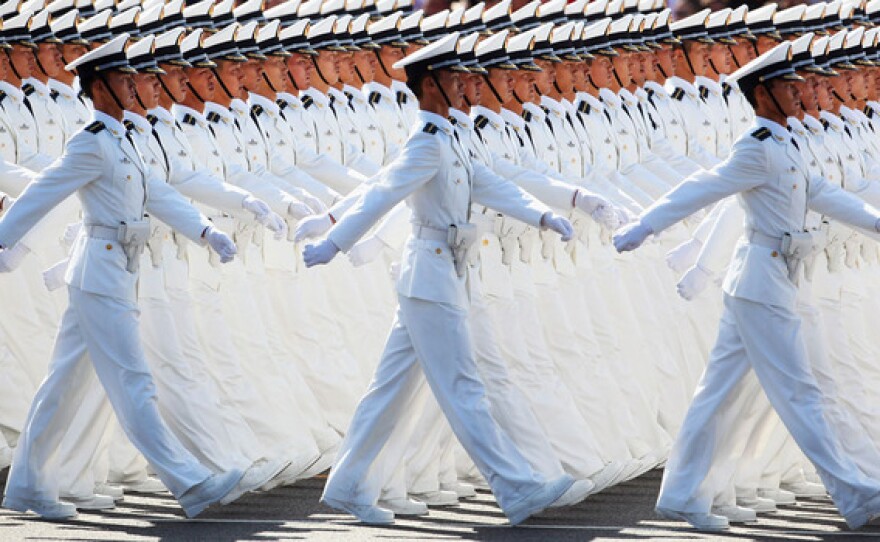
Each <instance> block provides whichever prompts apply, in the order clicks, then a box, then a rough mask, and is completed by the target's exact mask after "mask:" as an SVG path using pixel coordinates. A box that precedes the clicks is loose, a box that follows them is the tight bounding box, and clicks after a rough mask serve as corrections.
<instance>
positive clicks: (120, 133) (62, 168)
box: [0, 112, 211, 301]
mask: <svg viewBox="0 0 880 542" xmlns="http://www.w3.org/2000/svg"><path fill="white" fill-rule="evenodd" d="M73 192H76V193H77V196H78V197H79V199H80V202H81V203H82V207H83V224H85V225H86V226H105V227H110V228H117V227H118V226H119V225H120V224H121V223H123V222H130V221H136V220H141V219H142V218H143V216H144V212H147V213H149V214H150V215H152V216H154V217H156V218H158V219H159V220H161V221H163V222H165V223H166V224H168V225H169V226H171V227H172V228H174V229H175V230H177V231H179V232H180V233H181V234H183V235H185V236H186V237H188V238H189V239H191V240H193V241H194V242H196V243H199V244H202V243H204V241H203V240H202V239H201V235H202V232H203V231H204V230H205V228H207V227H208V226H210V225H211V223H210V222H209V221H208V219H207V218H205V217H204V216H202V215H201V214H200V213H199V212H198V211H197V210H196V209H195V208H193V207H192V206H191V205H189V203H187V202H186V200H185V199H183V197H182V196H181V195H180V194H178V193H177V192H176V191H175V190H174V189H173V188H171V187H170V186H168V185H167V184H166V183H165V182H164V181H162V180H161V179H159V178H157V177H155V176H153V175H150V170H149V169H148V167H147V166H146V164H145V163H144V162H143V159H142V157H141V155H140V153H139V152H138V151H137V149H135V148H134V146H133V145H132V144H131V142H130V141H129V140H128V139H127V138H126V137H125V128H124V127H123V126H122V123H120V122H119V121H117V120H116V119H114V118H112V117H110V116H108V115H105V114H103V113H101V112H95V121H94V122H93V123H91V124H89V125H88V126H87V127H86V129H84V130H81V131H80V132H77V133H76V135H74V136H73V138H71V140H70V143H69V144H68V146H67V150H66V151H65V153H64V154H63V155H62V156H61V158H59V159H58V160H57V161H55V163H53V164H52V166H50V167H49V168H47V169H46V170H45V171H43V172H42V173H41V174H40V175H39V176H38V177H37V179H36V180H35V181H34V182H33V183H32V184H30V185H29V186H28V188H27V189H26V190H25V191H24V193H23V194H22V195H21V197H20V198H19V199H18V200H17V201H16V203H15V204H14V205H13V206H12V207H11V208H10V209H9V211H8V212H7V213H6V216H4V217H3V219H2V221H0V245H2V246H6V247H9V246H12V245H14V244H15V243H16V242H17V241H18V240H19V239H21V237H22V236H23V235H24V234H25V233H27V232H28V230H30V229H31V228H32V227H33V226H34V225H35V224H36V223H37V221H39V220H40V218H42V217H43V216H44V215H46V213H48V212H49V211H50V210H51V209H52V208H53V207H55V206H56V205H58V204H59V203H60V202H61V201H62V200H64V199H65V198H67V196H69V195H71V194H72V193H73ZM126 264H127V259H126V256H125V253H124V252H123V249H122V246H120V244H119V243H118V242H116V241H113V240H108V239H98V238H96V237H90V236H89V235H88V234H86V232H85V231H83V232H82V233H81V234H80V236H79V237H78V238H77V240H76V243H75V244H74V247H73V249H72V251H71V256H70V264H69V265H68V268H67V274H66V276H65V281H66V282H67V284H69V285H70V286H73V287H75V288H78V289H80V290H82V291H84V292H88V293H93V294H98V295H105V296H108V297H115V298H120V299H125V300H128V301H135V300H136V288H135V286H136V284H137V279H138V275H137V273H130V272H129V271H128V270H126Z"/></svg>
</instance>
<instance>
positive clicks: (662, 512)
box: [654, 508, 730, 532]
mask: <svg viewBox="0 0 880 542" xmlns="http://www.w3.org/2000/svg"><path fill="white" fill-rule="evenodd" d="M654 511H655V512H656V513H657V515H658V516H660V517H661V518H663V519H669V520H674V521H684V522H686V523H687V524H688V525H690V526H691V527H693V528H694V529H696V530H698V531H712V532H714V531H726V530H728V529H730V521H728V522H727V523H728V525H725V526H714V525H694V524H693V523H691V522H690V520H688V519H687V518H686V517H685V516H684V514H682V513H681V512H676V511H675V510H667V509H665V508H655V509H654Z"/></svg>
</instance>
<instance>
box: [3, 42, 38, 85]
mask: <svg viewBox="0 0 880 542" xmlns="http://www.w3.org/2000/svg"><path fill="white" fill-rule="evenodd" d="M9 58H10V60H11V61H12V66H13V67H14V68H15V71H17V72H18V75H19V76H20V77H21V78H22V79H27V78H28V77H30V76H31V74H33V73H34V70H35V69H36V67H37V59H36V57H35V56H34V50H33V49H31V48H30V47H26V46H24V45H20V44H18V43H16V44H15V45H13V46H12V51H10V52H9Z"/></svg>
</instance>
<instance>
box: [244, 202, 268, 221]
mask: <svg viewBox="0 0 880 542" xmlns="http://www.w3.org/2000/svg"><path fill="white" fill-rule="evenodd" d="M241 207H242V209H244V210H245V211H249V212H251V213H253V214H254V218H255V219H256V220H257V222H259V223H261V224H262V223H263V220H264V219H265V218H266V217H268V216H269V213H271V212H272V210H271V209H270V208H269V206H268V205H267V204H266V202H265V201H263V200H261V199H257V198H255V197H253V196H247V197H246V198H244V200H243V201H242V202H241Z"/></svg>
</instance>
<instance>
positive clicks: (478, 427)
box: [324, 111, 547, 514]
mask: <svg viewBox="0 0 880 542" xmlns="http://www.w3.org/2000/svg"><path fill="white" fill-rule="evenodd" d="M471 184H473V186H471ZM471 197H473V199H474V200H475V201H478V202H481V203H484V204H486V205H492V206H493V207H495V208H497V209H498V210H501V211H504V212H505V213H507V214H510V215H511V216H516V217H518V218H519V219H521V220H523V221H525V222H527V223H529V224H532V225H534V226H538V225H539V223H540V220H541V216H543V214H544V212H546V211H547V208H546V207H544V206H542V205H540V204H538V203H537V202H535V201H534V200H531V199H530V198H528V197H526V196H525V195H524V194H523V193H522V192H521V191H520V190H518V189H516V188H515V187H514V186H513V185H511V184H509V183H506V182H504V181H502V180H501V179H500V178H499V177H497V176H495V175H494V174H492V173H491V172H490V171H489V170H488V169H486V167H485V166H483V165H481V164H476V163H472V162H471V160H470V157H469V156H468V155H467V154H466V153H465V151H464V150H463V149H462V147H461V146H460V144H458V142H457V140H456V139H455V138H454V134H453V129H452V125H451V124H450V123H449V121H448V120H446V119H445V118H443V117H440V116H438V115H436V114H433V113H429V112H426V111H422V112H421V113H420V128H419V129H418V130H414V132H413V135H412V136H411V137H410V139H409V140H408V141H407V143H406V145H405V146H404V148H403V150H402V152H401V154H400V156H399V157H398V159H397V160H396V161H395V162H394V163H393V164H391V165H390V166H389V167H388V168H387V169H386V170H385V172H384V174H383V178H382V180H381V181H380V182H378V183H377V184H375V185H373V186H372V187H371V188H370V189H369V190H367V191H366V192H365V193H364V195H363V197H362V198H361V199H360V200H359V201H358V203H357V205H355V206H354V207H353V208H352V209H351V210H350V211H349V212H348V213H347V214H346V215H345V216H344V217H343V218H342V219H341V220H340V221H339V222H338V223H337V224H336V227H335V228H334V229H332V230H331V231H330V234H329V237H328V238H329V239H330V240H331V241H332V242H333V243H334V244H335V245H336V246H337V247H339V248H340V249H341V250H343V251H348V250H349V249H350V248H351V247H352V246H353V245H354V243H355V242H357V240H358V239H359V238H360V237H361V236H363V235H364V234H365V233H366V231H367V230H368V229H369V228H370V227H371V226H372V224H374V223H375V221H376V220H377V219H378V218H379V217H381V216H382V215H383V214H385V213H386V212H388V211H389V210H390V209H391V208H392V207H393V206H394V205H396V204H397V203H399V202H400V201H401V200H403V199H406V200H407V204H408V205H409V206H410V207H411V208H412V211H413V223H414V232H413V236H412V237H411V238H410V240H409V241H408V243H407V247H406V249H405V252H404V256H403V263H402V268H401V273H400V278H399V280H398V282H397V292H398V300H399V303H400V306H399V309H398V314H397V318H396V320H395V323H394V325H393V327H392V331H391V335H390V336H389V337H388V342H387V344H386V350H385V353H384V354H383V356H382V359H381V361H380V362H379V367H378V368H377V370H376V375H375V377H374V380H373V383H372V384H371V386H370V390H369V391H368V392H367V394H366V396H365V397H364V399H363V400H362V401H361V403H360V404H359V405H358V409H357V411H356V412H355V416H354V418H353V420H352V424H351V427H350V428H349V432H348V434H347V435H346V438H345V440H344V441H343V444H342V449H341V450H340V453H339V456H338V457H339V460H338V462H337V464H336V465H335V467H334V469H333V471H332V472H331V474H330V478H329V479H328V481H327V485H326V487H325V490H324V499H327V500H337V501H344V502H351V503H356V504H367V505H373V504H375V503H376V501H377V499H378V497H379V491H380V489H381V484H382V482H383V481H384V480H383V479H382V476H381V473H377V472H371V471H374V470H375V469H372V468H371V467H372V465H373V463H374V461H375V460H376V457H377V455H378V454H379V452H380V451H381V449H382V447H383V446H384V444H385V443H386V441H387V440H388V438H389V435H390V433H391V431H392V429H393V428H394V426H395V425H397V424H398V423H401V422H402V421H403V420H404V419H405V409H406V406H407V403H408V402H409V399H410V398H411V397H412V396H413V394H414V393H415V392H416V390H417V389H418V388H419V386H420V385H422V384H423V383H424V381H425V380H427V382H428V384H429V385H430V386H431V389H432V391H433V392H434V395H435V397H436V399H437V401H438V402H439V403H440V406H441V408H442V409H443V412H444V413H445V414H446V416H447V419H448V420H449V422H450V425H451V426H452V428H453V431H455V433H456V435H457V436H458V438H459V441H460V442H461V443H462V445H463V446H464V447H465V449H466V450H467V451H468V452H469V454H470V455H471V458H472V459H473V460H474V462H475V463H476V464H477V466H478V467H479V468H480V471H481V472H482V473H483V475H484V477H485V478H486V480H488V481H489V483H490V485H491V486H492V489H493V492H494V493H495V496H496V499H497V500H498V503H499V505H500V506H501V508H502V509H503V510H505V511H507V512H508V513H514V514H515V513H517V510H518V508H519V506H520V503H521V502H522V500H523V499H524V498H526V496H527V495H529V494H531V493H533V492H535V491H539V490H540V488H541V487H542V486H543V485H544V480H543V479H542V478H541V477H540V476H539V475H538V474H537V473H535V472H534V471H533V470H532V468H531V467H530V466H529V464H528V462H527V461H526V459H525V458H524V457H523V456H522V455H521V453H520V452H519V451H518V450H517V449H516V447H515V446H514V445H513V443H512V442H511V441H510V439H509V438H508V437H507V436H505V435H504V433H503V432H502V431H501V429H500V428H499V427H498V425H497V424H496V423H495V422H494V421H493V419H492V417H491V415H490V413H489V406H488V404H487V401H486V398H485V388H484V387H483V385H482V383H481V382H480V380H479V377H478V376H477V375H478V373H477V369H476V367H475V364H474V358H473V348H472V345H471V340H470V334H469V331H468V328H467V304H468V302H467V294H466V291H465V285H464V280H463V279H460V278H458V277H457V276H456V273H455V271H454V266H453V260H452V254H451V252H450V248H449V245H448V244H447V243H446V242H445V241H442V240H440V233H438V232H445V231H446V230H447V229H448V227H449V225H450V224H463V223H466V222H467V220H468V217H467V214H468V208H469V206H470V201H471ZM440 202H442V203H441V204H440V205H438V203H440ZM428 232H434V234H429V233H428ZM442 235H443V236H444V237H445V233H444V234H442ZM377 476H378V478H377Z"/></svg>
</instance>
